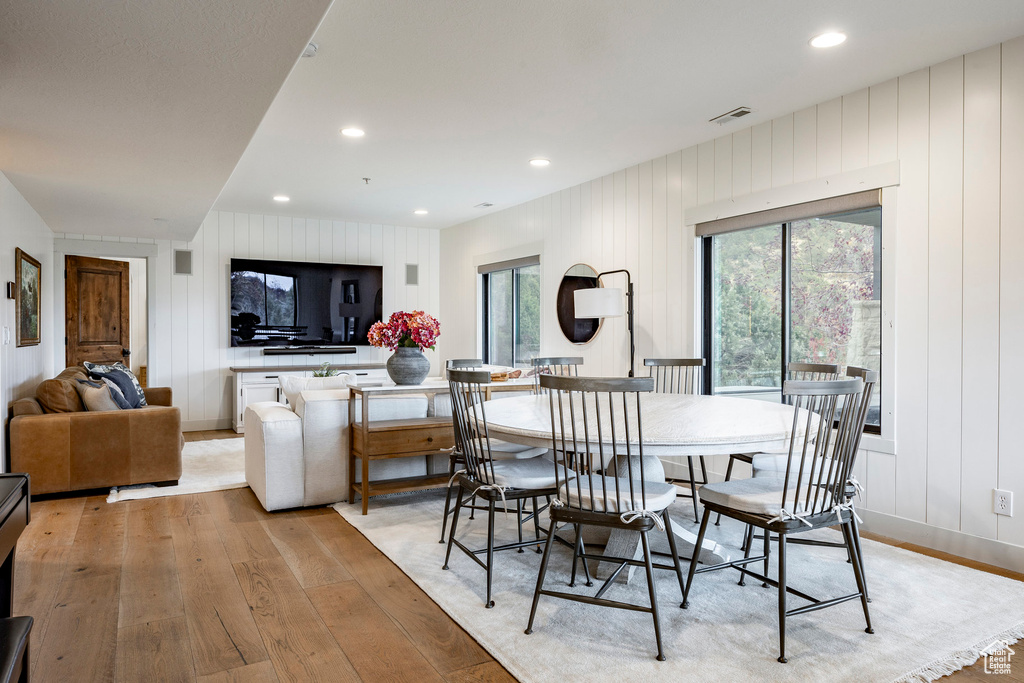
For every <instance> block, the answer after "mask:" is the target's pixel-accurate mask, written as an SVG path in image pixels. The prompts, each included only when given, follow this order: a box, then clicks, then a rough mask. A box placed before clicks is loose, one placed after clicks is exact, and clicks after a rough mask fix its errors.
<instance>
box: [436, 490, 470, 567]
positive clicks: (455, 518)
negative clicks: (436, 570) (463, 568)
mask: <svg viewBox="0 0 1024 683" xmlns="http://www.w3.org/2000/svg"><path fill="white" fill-rule="evenodd" d="M464 492H465V489H463V488H462V484H459V497H458V499H457V500H456V502H455V512H453V513H452V528H451V531H449V532H448V550H446V551H445V554H444V566H443V567H441V569H448V560H449V559H450V558H451V556H452V544H453V543H454V542H455V528H456V527H457V526H458V525H459V512H460V511H461V510H462V494H463V493H464Z"/></svg>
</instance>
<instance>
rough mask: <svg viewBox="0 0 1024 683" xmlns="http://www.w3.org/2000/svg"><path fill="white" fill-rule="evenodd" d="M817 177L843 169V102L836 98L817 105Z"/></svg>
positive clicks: (833, 173)
mask: <svg viewBox="0 0 1024 683" xmlns="http://www.w3.org/2000/svg"><path fill="white" fill-rule="evenodd" d="M817 132H818V150H817V164H818V177H819V178H821V177H824V176H830V175H835V174H836V173H839V172H840V171H841V170H842V169H843V100H842V98H838V97H837V98H836V99H834V100H829V101H828V102H824V103H822V104H819V105H818V131H817Z"/></svg>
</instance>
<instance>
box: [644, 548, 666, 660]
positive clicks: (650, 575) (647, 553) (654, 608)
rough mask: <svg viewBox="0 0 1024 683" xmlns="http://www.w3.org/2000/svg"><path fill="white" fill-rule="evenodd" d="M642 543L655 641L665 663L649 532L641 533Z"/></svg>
mask: <svg viewBox="0 0 1024 683" xmlns="http://www.w3.org/2000/svg"><path fill="white" fill-rule="evenodd" d="M640 542H641V544H643V547H644V567H645V568H646V569H647V592H648V593H649V594H650V596H651V615H652V616H653V617H654V639H655V640H656V641H657V642H658V661H659V662H664V661H665V652H664V651H663V650H662V648H661V618H660V617H659V615H658V591H657V589H656V588H655V586H654V564H653V563H652V562H651V544H650V542H649V541H648V540H647V532H646V531H641V532H640Z"/></svg>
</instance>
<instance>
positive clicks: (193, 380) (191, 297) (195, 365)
mask: <svg viewBox="0 0 1024 683" xmlns="http://www.w3.org/2000/svg"><path fill="white" fill-rule="evenodd" d="M251 218H259V219H260V221H259V224H260V226H259V227H260V230H259V232H260V235H261V236H262V234H263V220H262V219H263V217H262V216H253V217H251ZM203 238H204V234H203V229H202V227H200V228H199V230H198V231H197V232H196V236H195V237H193V238H192V241H191V242H190V243H189V248H190V249H191V250H192V275H178V276H176V277H179V278H182V279H183V280H184V281H185V285H186V297H187V298H186V304H185V305H186V306H187V309H188V311H189V313H194V314H193V315H189V316H188V320H187V321H183V322H186V324H187V325H188V368H189V371H188V411H187V412H183V413H182V416H181V419H182V420H185V419H189V420H202V419H203V418H204V417H205V412H206V367H205V358H204V355H205V354H204V348H203V340H204V339H205V333H206V330H205V328H206V316H205V315H203V300H204V299H205V298H206V297H204V296H203V277H202V273H203V257H204V248H203ZM186 415H187V416H188V417H187V418H186Z"/></svg>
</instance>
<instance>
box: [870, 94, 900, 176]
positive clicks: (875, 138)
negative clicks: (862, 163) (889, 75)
mask: <svg viewBox="0 0 1024 683" xmlns="http://www.w3.org/2000/svg"><path fill="white" fill-rule="evenodd" d="M868 92H869V94H868V164H869V165H871V166H873V165H875V164H884V163H886V162H888V161H895V160H896V159H897V158H898V154H897V147H896V131H897V127H896V122H897V118H898V107H899V81H898V80H897V79H895V78H893V79H891V80H888V81H886V82H885V83H881V84H879V85H875V86H872V87H871V88H870V90H869V91H868Z"/></svg>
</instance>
